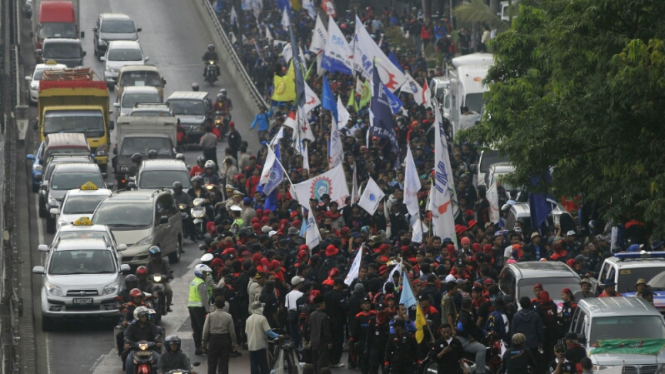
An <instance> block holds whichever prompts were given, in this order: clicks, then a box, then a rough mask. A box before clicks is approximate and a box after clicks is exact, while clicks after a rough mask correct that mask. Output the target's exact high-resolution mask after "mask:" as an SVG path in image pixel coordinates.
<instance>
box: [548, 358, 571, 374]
mask: <svg viewBox="0 0 665 374" xmlns="http://www.w3.org/2000/svg"><path fill="white" fill-rule="evenodd" d="M556 366H557V362H556V360H552V361H550V366H549V369H550V373H554V371H555V370H556ZM559 374H577V369H575V364H573V363H572V362H570V361H568V360H567V359H564V361H563V366H562V367H561V373H559Z"/></svg>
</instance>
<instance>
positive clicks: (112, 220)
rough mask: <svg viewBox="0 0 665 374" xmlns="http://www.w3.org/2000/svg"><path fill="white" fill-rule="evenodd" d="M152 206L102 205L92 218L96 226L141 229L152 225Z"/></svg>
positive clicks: (133, 204)
mask: <svg viewBox="0 0 665 374" xmlns="http://www.w3.org/2000/svg"><path fill="white" fill-rule="evenodd" d="M152 220H153V212H152V204H145V203H144V204H137V203H136V202H134V203H131V204H125V203H121V204H118V203H113V202H109V203H106V204H105V203H102V204H101V205H100V206H99V207H98V208H97V211H96V212H95V215H94V216H92V223H93V224H95V225H107V226H111V227H132V228H140V227H147V226H150V225H152Z"/></svg>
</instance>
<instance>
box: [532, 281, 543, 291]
mask: <svg viewBox="0 0 665 374" xmlns="http://www.w3.org/2000/svg"><path fill="white" fill-rule="evenodd" d="M539 288H540V289H541V290H542V289H543V285H542V284H540V283H536V284H534V285H533V290H534V291H535V290H537V289H539Z"/></svg>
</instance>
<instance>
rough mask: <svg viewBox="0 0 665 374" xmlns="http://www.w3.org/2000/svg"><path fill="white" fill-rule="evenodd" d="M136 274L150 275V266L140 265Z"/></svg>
mask: <svg viewBox="0 0 665 374" xmlns="http://www.w3.org/2000/svg"><path fill="white" fill-rule="evenodd" d="M136 275H137V276H139V275H148V268H147V267H145V266H139V267H138V269H136Z"/></svg>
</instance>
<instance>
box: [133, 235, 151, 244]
mask: <svg viewBox="0 0 665 374" xmlns="http://www.w3.org/2000/svg"><path fill="white" fill-rule="evenodd" d="M154 238H155V235H148V236H146V237H145V238H143V239H141V240H139V241H138V242H136V243H134V244H133V245H134V246H139V245H149V244H152V240H153V239H154Z"/></svg>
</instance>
